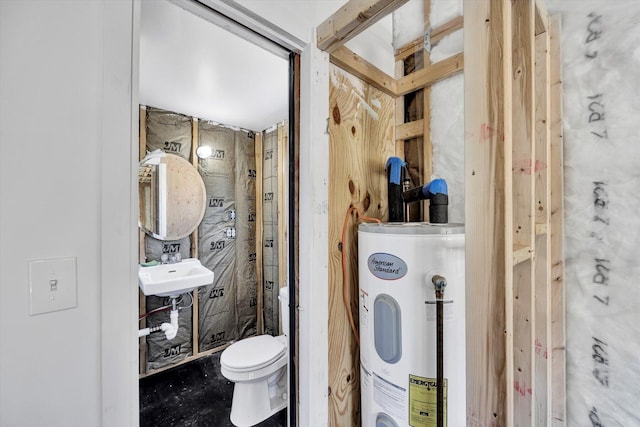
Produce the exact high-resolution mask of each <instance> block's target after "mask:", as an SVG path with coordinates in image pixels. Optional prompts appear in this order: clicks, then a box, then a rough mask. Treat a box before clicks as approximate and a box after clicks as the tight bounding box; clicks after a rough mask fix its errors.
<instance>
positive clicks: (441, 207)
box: [402, 178, 449, 224]
mask: <svg viewBox="0 0 640 427" xmlns="http://www.w3.org/2000/svg"><path fill="white" fill-rule="evenodd" d="M402 198H403V200H404V202H405V203H411V202H417V201H418V200H425V199H429V222H430V223H432V224H446V223H447V222H449V214H448V207H449V191H448V189H447V182H446V181H445V180H444V179H440V178H437V179H434V180H433V181H431V182H430V183H428V184H425V185H423V186H421V187H415V188H412V189H410V190H407V191H405V192H404V193H402Z"/></svg>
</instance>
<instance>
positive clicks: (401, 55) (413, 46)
mask: <svg viewBox="0 0 640 427" xmlns="http://www.w3.org/2000/svg"><path fill="white" fill-rule="evenodd" d="M427 18H428V17H427ZM425 22H429V21H428V20H427V19H425ZM463 23H464V18H463V17H462V16H456V17H455V18H453V19H451V20H450V21H447V22H445V23H444V24H442V25H440V26H439V27H437V28H435V29H434V30H433V31H431V45H432V46H433V45H435V44H436V43H438V42H439V41H440V40H442V39H443V38H444V37H446V36H448V35H449V34H452V33H454V32H456V31H458V30H461V29H462V28H463ZM423 48H424V36H423V37H418V38H417V39H415V40H413V41H411V42H409V43H407V44H406V45H404V46H402V47H401V48H399V49H396V51H395V60H396V61H401V60H403V59H405V58H406V57H407V56H409V55H411V54H413V53H414V52H416V51H417V50H418V49H423Z"/></svg>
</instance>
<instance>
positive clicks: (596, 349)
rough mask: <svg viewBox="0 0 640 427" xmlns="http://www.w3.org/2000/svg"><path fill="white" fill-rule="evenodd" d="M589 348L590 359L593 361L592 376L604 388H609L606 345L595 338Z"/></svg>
mask: <svg viewBox="0 0 640 427" xmlns="http://www.w3.org/2000/svg"><path fill="white" fill-rule="evenodd" d="M592 338H593V345H592V346H591V350H592V353H591V358H592V359H593V365H594V367H593V376H594V377H595V379H596V380H598V382H599V383H600V384H602V385H603V386H604V387H609V353H608V347H609V346H608V344H607V343H606V342H604V341H602V340H600V339H598V338H596V337H592Z"/></svg>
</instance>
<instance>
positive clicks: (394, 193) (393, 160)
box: [385, 157, 406, 222]
mask: <svg viewBox="0 0 640 427" xmlns="http://www.w3.org/2000/svg"><path fill="white" fill-rule="evenodd" d="M405 166H406V163H405V162H404V160H402V159H401V158H400V157H389V159H388V160H387V163H386V165H385V169H386V170H387V198H388V201H389V222H403V221H404V219H405V218H404V203H403V200H402V191H403V188H402V183H403V175H404V168H405Z"/></svg>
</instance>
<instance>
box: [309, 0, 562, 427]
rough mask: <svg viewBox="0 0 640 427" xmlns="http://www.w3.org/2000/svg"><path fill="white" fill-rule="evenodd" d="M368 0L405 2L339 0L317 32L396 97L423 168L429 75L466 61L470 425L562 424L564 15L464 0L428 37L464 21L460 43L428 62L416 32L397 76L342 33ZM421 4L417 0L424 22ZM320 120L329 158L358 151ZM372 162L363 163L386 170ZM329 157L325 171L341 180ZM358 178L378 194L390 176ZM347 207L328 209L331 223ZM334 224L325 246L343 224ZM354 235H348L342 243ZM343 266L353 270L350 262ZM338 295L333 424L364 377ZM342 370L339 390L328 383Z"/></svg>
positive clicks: (340, 62)
mask: <svg viewBox="0 0 640 427" xmlns="http://www.w3.org/2000/svg"><path fill="white" fill-rule="evenodd" d="M364 3H366V8H375V9H376V10H384V11H385V12H387V13H390V12H391V11H393V10H394V8H397V7H398V6H399V5H400V3H402V2H397V4H396V3H394V2H392V1H389V0H378V1H375V0H369V1H360V0H351V1H349V2H347V4H345V6H343V8H341V9H340V10H339V11H337V12H336V13H335V14H334V15H332V16H331V17H330V18H328V19H327V21H325V22H324V23H323V24H321V26H320V27H318V30H319V31H318V40H317V42H318V43H317V45H318V47H319V48H320V49H322V50H325V51H327V52H329V53H330V61H331V62H332V63H333V64H335V65H337V66H338V67H340V68H342V69H343V70H345V71H347V72H349V73H351V74H352V75H354V76H356V77H358V78H359V79H361V80H362V81H363V82H365V83H366V84H369V85H371V86H373V87H375V88H377V89H379V90H380V91H382V92H384V93H385V94H387V95H390V96H392V97H393V98H394V99H396V108H395V113H394V117H395V135H394V136H393V137H392V142H393V144H394V147H395V149H394V152H395V153H394V155H397V156H399V157H404V152H405V149H404V146H405V144H406V143H407V142H406V141H408V140H412V139H415V138H420V144H422V147H421V148H422V150H423V151H424V154H423V161H424V165H423V166H422V167H423V173H424V175H423V176H426V177H427V178H429V175H430V168H431V164H430V163H431V154H430V153H431V143H430V137H429V133H430V130H429V115H428V111H429V103H430V99H429V87H430V85H431V84H433V83H435V82H437V81H439V80H441V79H444V78H447V77H449V76H452V75H454V74H456V73H459V72H461V71H462V70H463V69H464V72H465V100H464V102H465V111H466V114H465V171H464V174H465V218H466V219H465V222H466V226H465V228H466V281H467V286H466V288H467V295H466V301H467V305H466V316H467V425H468V426H474V427H485V426H486V427H488V426H495V427H497V426H514V425H529V426H539V425H549V426H551V425H554V426H563V425H566V421H565V420H566V405H565V400H566V398H565V388H566V386H565V376H566V374H565V354H564V352H565V350H564V342H565V335H564V281H563V270H562V269H563V259H564V255H563V248H562V239H563V225H562V216H563V213H562V198H563V187H562V125H561V122H562V98H561V91H562V86H561V77H560V75H561V74H560V60H559V58H560V53H559V41H558V35H559V19H558V18H557V17H551V18H550V17H549V15H548V13H547V11H546V9H545V7H544V4H543V2H542V0H522V1H520V0H519V1H505V0H465V4H464V17H456V18H455V19H453V20H451V21H449V22H447V23H445V24H444V25H442V26H440V27H438V28H435V29H432V31H431V40H432V41H434V39H436V40H439V39H441V38H442V37H444V35H446V34H449V33H451V32H453V31H457V30H459V29H461V28H462V27H464V30H465V38H464V40H465V42H464V43H465V44H464V53H460V54H458V55H454V56H452V57H450V58H448V59H445V60H443V61H440V62H438V63H435V64H431V63H430V61H429V55H428V52H422V49H423V46H424V43H423V38H419V39H417V40H415V41H413V42H411V43H409V44H407V45H406V46H404V47H402V48H400V49H398V50H397V51H396V58H395V59H396V75H395V76H394V77H392V76H389V75H387V74H386V73H384V72H382V71H381V70H379V69H378V68H376V67H375V66H374V65H372V64H370V63H368V62H367V61H365V60H364V59H362V58H360V57H359V56H358V55H357V54H355V53H354V52H352V51H350V50H349V49H347V48H346V47H344V46H342V43H344V41H346V39H347V38H348V37H353V36H354V35H355V34H357V32H358V31H360V30H361V29H364V28H367V26H368V25H367V23H366V22H358V23H357V25H356V19H355V18H353V11H354V10H363V9H362V8H363V7H365V5H364ZM429 5H430V1H429V0H426V1H425V11H426V13H425V15H426V16H425V28H427V27H428V26H429V25H428V24H429V23H428V10H429ZM347 10H348V11H350V12H349V13H350V14H348V13H346V12H345V11H347ZM367 10H368V9H367ZM362 17H364V18H363V20H365V21H366V19H365V18H366V14H365V15H361V18H362ZM379 18H380V15H379V14H376V19H379ZM339 22H342V23H343V24H342V25H338V24H336V23H339ZM345 34H348V36H345ZM416 52H421V53H426V55H424V61H423V66H422V67H420V68H419V69H416V70H414V71H413V72H412V73H411V74H408V75H404V74H405V73H404V61H405V60H406V59H407V58H408V57H410V56H411V55H414V54H415V53H416ZM416 91H421V92H422V95H421V96H422V102H423V103H424V104H423V110H424V111H423V114H422V116H421V117H418V118H416V119H415V120H412V121H408V122H405V114H404V110H403V107H404V101H403V96H405V95H408V94H411V93H415V92H416ZM332 99H333V98H332ZM337 102H338V104H337V106H338V108H342V106H341V105H340V104H339V102H340V101H339V100H338V101H337ZM335 108H337V107H336V100H335V99H333V100H332V101H330V109H332V110H335ZM332 114H334V113H332V111H329V115H330V117H331V115H332ZM330 122H331V119H330ZM329 130H330V147H331V148H330V156H331V158H332V159H335V161H337V162H342V163H344V162H346V161H347V159H351V160H353V159H352V155H349V156H344V157H343V155H344V154H345V151H344V150H345V148H344V146H345V144H346V143H347V139H348V138H349V136H348V135H346V136H345V135H341V134H340V133H339V132H336V131H335V129H334V130H332V128H331V126H330V128H329ZM386 146H387V145H385V147H386ZM360 160H361V159H360ZM360 160H359V161H360ZM339 167H340V165H338V168H339ZM365 167H366V166H365ZM333 168H334V166H331V170H333ZM374 169H375V168H374ZM374 169H371V170H368V171H367V172H368V173H369V174H372V175H375V176H378V174H381V173H382V172H381V171H378V170H374ZM331 170H330V176H331V177H332V182H331V183H330V185H332V186H333V185H338V186H340V185H342V184H344V183H343V182H341V181H340V180H339V179H338V176H336V175H334V174H333V173H332V172H331ZM357 173H358V174H359V173H361V170H360V169H358V172H357ZM427 174H429V175H427ZM343 178H345V179H346V177H343ZM334 180H337V182H335V183H334V182H333V181H334ZM377 185H379V186H382V184H377ZM332 188H333V187H332ZM367 191H373V192H375V194H376V195H378V194H380V195H384V193H385V191H386V188H382V187H375V186H374V187H371V188H368V189H367ZM372 194H373V193H372ZM384 199H385V198H384V197H382V200H383V202H382V204H383V206H384ZM345 203H347V205H349V203H351V204H352V205H354V206H357V204H358V203H361V201H360V200H358V199H357V198H356V199H354V198H353V192H351V193H349V194H341V193H340V192H338V191H330V199H329V205H330V210H331V211H332V212H333V210H335V208H333V206H334V205H337V206H340V209H342V208H344V207H345V205H344V204H345ZM332 209H333V210H332ZM340 209H338V210H340ZM342 220H343V218H341V217H339V215H330V218H329V227H330V229H335V228H336V227H338V225H339V226H340V227H341V226H342V224H341V222H342ZM338 221H340V224H337V222H338ZM330 236H333V240H331V241H330V244H329V247H330V259H331V258H332V257H334V255H335V254H334V250H333V246H335V245H334V243H336V242H338V241H339V240H335V239H339V236H335V235H334V234H331V235H330ZM330 238H331V237H330ZM353 239H354V237H353V236H346V237H345V242H348V243H349V245H350V246H351V245H352V244H353ZM339 271H340V270H339V266H337V265H330V266H329V293H330V295H332V294H334V293H337V292H338V291H340V292H341V287H342V279H341V277H339V274H338V273H339ZM350 277H352V278H353V280H357V275H356V274H355V273H354V272H353V271H351V272H350ZM351 288H352V289H351V291H350V292H351V293H350V298H351V301H354V299H357V293H356V292H355V291H354V290H353V286H352V287H351ZM356 291H357V289H356ZM342 304H343V303H342V301H341V300H337V299H333V298H330V300H329V313H330V316H329V331H330V334H329V336H330V341H329V377H330V384H329V387H330V388H329V390H330V392H329V425H336V426H338V425H356V424H357V422H359V421H358V415H359V403H358V400H359V399H358V398H357V397H358V396H359V390H357V388H356V387H355V386H354V385H353V384H352V382H351V383H350V378H351V374H353V375H357V369H355V366H354V362H353V361H354V360H357V357H358V354H359V351H358V349H357V347H356V346H354V345H353V342H352V340H351V339H350V338H349V335H350V334H351V332H350V331H349V328H348V324H347V323H344V322H346V318H345V316H344V315H340V313H339V312H340V311H342V313H344V307H343V306H342ZM340 343H342V344H340ZM345 343H346V344H345ZM349 343H351V344H349ZM355 363H356V365H357V362H355ZM345 379H346V381H345ZM337 384H338V385H342V387H341V388H340V392H341V395H340V402H339V403H340V404H338V403H337V402H336V398H335V397H334V396H332V393H334V392H335V389H334V387H335V386H336V385H337ZM349 402H350V403H349ZM354 423H356V424H354Z"/></svg>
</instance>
